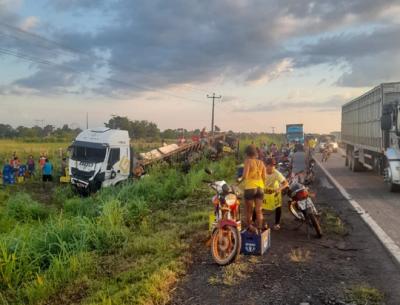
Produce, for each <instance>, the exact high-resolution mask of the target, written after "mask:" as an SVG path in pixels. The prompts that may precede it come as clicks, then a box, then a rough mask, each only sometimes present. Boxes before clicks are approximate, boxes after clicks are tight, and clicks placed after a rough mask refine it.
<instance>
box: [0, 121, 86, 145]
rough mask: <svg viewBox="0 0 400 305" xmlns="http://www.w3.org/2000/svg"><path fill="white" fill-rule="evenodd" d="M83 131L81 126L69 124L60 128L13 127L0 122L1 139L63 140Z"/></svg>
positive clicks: (30, 140) (29, 140) (28, 140)
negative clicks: (74, 126) (73, 126)
mask: <svg viewBox="0 0 400 305" xmlns="http://www.w3.org/2000/svg"><path fill="white" fill-rule="evenodd" d="M81 131H82V130H81V129H80V128H70V127H69V126H68V124H64V125H63V126H62V127H59V128H56V127H55V126H53V125H46V126H43V127H40V126H37V125H35V126H33V127H26V126H18V127H16V128H13V127H12V126H11V125H9V124H0V139H23V140H24V141H27V142H36V141H39V142H41V141H58V140H59V141H63V140H65V139H72V138H74V137H75V136H76V135H77V134H78V133H80V132H81Z"/></svg>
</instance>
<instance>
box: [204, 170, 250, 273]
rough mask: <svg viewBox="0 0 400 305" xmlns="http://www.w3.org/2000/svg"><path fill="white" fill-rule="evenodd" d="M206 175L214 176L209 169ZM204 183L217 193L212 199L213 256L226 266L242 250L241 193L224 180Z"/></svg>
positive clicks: (219, 263)
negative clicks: (213, 219) (213, 214)
mask: <svg viewBox="0 0 400 305" xmlns="http://www.w3.org/2000/svg"><path fill="white" fill-rule="evenodd" d="M206 173H208V174H209V175H212V172H211V171H210V170H209V169H206ZM204 182H207V183H208V185H209V186H210V187H211V188H212V189H213V190H214V191H216V194H215V195H214V196H213V198H212V203H213V205H214V213H215V222H214V224H213V225H212V234H211V255H212V257H213V259H214V261H215V262H216V263H217V264H218V265H220V266H225V265H228V264H230V263H232V262H234V261H235V260H236V259H237V258H238V256H239V254H240V249H241V243H242V240H241V235H240V230H241V222H240V209H239V206H240V201H239V191H238V190H237V189H236V188H235V186H233V185H232V186H230V185H228V184H227V183H226V182H225V181H223V180H222V181H214V182H210V181H204Z"/></svg>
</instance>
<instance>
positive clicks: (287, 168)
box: [278, 158, 292, 178]
mask: <svg viewBox="0 0 400 305" xmlns="http://www.w3.org/2000/svg"><path fill="white" fill-rule="evenodd" d="M278 171H279V172H280V173H282V175H283V176H284V177H285V178H288V177H289V176H290V173H291V172H292V162H291V161H290V159H289V158H282V159H281V160H280V161H279V162H278Z"/></svg>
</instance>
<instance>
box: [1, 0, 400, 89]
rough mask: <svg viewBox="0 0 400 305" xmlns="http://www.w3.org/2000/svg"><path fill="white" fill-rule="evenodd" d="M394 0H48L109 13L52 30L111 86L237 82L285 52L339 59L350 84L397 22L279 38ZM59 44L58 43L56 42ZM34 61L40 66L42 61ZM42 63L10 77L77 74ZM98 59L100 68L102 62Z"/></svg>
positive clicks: (354, 20)
mask: <svg viewBox="0 0 400 305" xmlns="http://www.w3.org/2000/svg"><path fill="white" fill-rule="evenodd" d="M397 2H398V1H388V0H384V1H375V0H338V1H334V2H333V1H328V0H321V1H311V0H282V1H272V0H271V1H265V0H254V1H245V0H219V1H186V0H170V1H165V0H148V1H133V0H120V1H112V2H110V1H104V0H103V1H101V0H98V1H89V0H73V1H71V0H68V1H67V0H54V1H49V4H50V3H51V4H50V5H51V7H53V8H54V10H55V11H56V12H57V11H62V12H76V11H85V10H86V11H92V10H95V11H98V12H103V13H104V14H106V13H107V14H111V15H112V16H113V18H112V20H111V21H110V22H107V23H106V24H104V25H102V26H101V27H100V28H99V29H97V30H96V32H91V33H85V32H81V31H80V30H79V29H76V30H75V31H70V30H69V31H66V30H63V29H53V30H52V32H51V34H52V37H55V38H56V39H57V40H59V41H60V42H61V43H62V45H64V46H68V48H70V49H72V50H73V51H74V53H73V55H72V56H73V57H74V60H76V62H78V63H80V64H79V66H78V69H79V71H80V72H86V73H87V74H88V75H92V77H94V75H98V74H99V73H100V74H101V75H104V73H106V74H107V77H106V78H105V79H104V80H103V81H101V86H100V87H98V88H95V87H94V88H93V90H94V91H95V92H97V93H98V94H105V93H109V94H116V93H123V92H125V93H126V92H137V91H144V90H149V88H150V89H151V88H160V87H168V86H171V85H176V84H181V83H185V84H187V83H201V82H209V81H212V80H213V79H214V78H222V79H223V78H227V79H233V80H235V81H238V82H253V81H259V80H263V81H271V80H273V79H276V78H279V77H280V76H281V73H284V72H285V70H280V69H278V68H279V67H280V63H282V61H284V60H285V59H286V58H292V59H293V62H294V64H295V67H298V68H302V67H305V66H310V65H315V64H319V63H330V64H335V63H340V62H342V61H347V62H348V64H349V65H350V66H351V68H353V70H352V72H351V73H348V72H347V73H348V74H344V75H343V77H342V79H341V80H339V81H338V84H340V85H347V84H351V83H352V79H355V78H357V79H358V81H357V82H358V83H363V82H364V81H365V80H363V79H362V78H360V77H359V76H357V75H358V72H357V71H358V70H357V69H360V68H361V67H362V64H363V62H362V59H358V58H360V57H361V58H364V57H365V58H368V56H370V55H371V53H372V52H374V50H375V52H378V53H380V54H383V52H389V53H387V54H389V56H393V54H394V53H395V52H397V50H398V47H399V41H400V40H399V39H397V41H393V39H395V38H396V37H397V38H398V33H399V31H398V28H397V27H396V26H393V25H390V24H386V27H385V28H382V29H377V30H375V31H373V32H368V33H361V34H360V33H359V34H353V35H349V34H346V35H344V34H342V35H336V36H330V37H325V38H322V39H319V40H318V41H317V42H316V43H314V44H306V45H303V46H302V47H301V48H300V51H296V52H293V51H288V50H286V48H285V46H286V43H287V42H288V41H290V39H293V38H296V39H304V38H306V37H309V36H310V35H320V34H322V33H325V32H328V31H331V30H340V29H341V28H343V27H344V26H347V25H349V24H352V25H354V24H356V25H359V26H362V25H364V24H368V23H369V22H372V21H379V22H381V23H385V22H386V21H385V20H382V13H383V12H385V11H387V10H390V8H391V7H392V6H393V5H394V4H396V3H397ZM349 20H351V21H349ZM386 23H387V22H386ZM9 43H10V44H9V46H8V47H10V46H11V47H13V48H15V49H18V50H24V51H29V53H30V54H33V55H37V56H41V57H46V58H50V59H52V60H57V61H60V62H62V63H63V64H68V65H71V64H73V62H71V58H67V59H66V58H65V54H64V55H60V54H61V53H60V48H58V49H56V50H54V49H53V50H51V48H47V47H43V44H42V45H41V46H40V47H37V46H35V44H37V42H35V41H34V42H32V43H31V44H30V45H29V44H28V45H26V44H22V45H21V43H19V42H18V41H10V42H9ZM50 44H51V43H50ZM61 49H63V50H64V51H65V48H63V47H62V46H61ZM64 51H63V52H64ZM68 56H70V55H68ZM76 57H77V59H76ZM99 57H100V59H99ZM104 58H107V60H104ZM86 61H88V62H89V63H85V62H86ZM105 61H107V63H106V62H105ZM38 68H39V69H42V67H41V66H39V67H38ZM43 69H44V73H42V72H41V71H39V72H36V75H32V76H31V77H28V78H25V79H23V80H19V81H17V82H16V83H17V84H18V85H20V86H27V87H29V88H38V89H40V88H45V89H46V90H49V89H50V87H56V88H60V87H65V86H71V85H73V84H75V83H76V82H77V81H79V77H80V76H79V77H78V76H75V79H73V78H74V77H73V76H71V75H67V77H66V78H64V77H60V75H57V73H58V72H60V73H64V72H62V70H60V71H57V72H55V73H56V77H54V78H53V79H52V78H51V77H48V78H46V77H43V76H44V75H46V74H47V73H46V72H47V71H48V70H46V69H47V68H43ZM55 69H56V68H55ZM99 69H103V70H102V72H99ZM104 70H106V72H104ZM38 75H39V76H40V77H37V76H38ZM31 78H38V80H41V81H42V82H47V83H46V84H42V85H40V84H39V81H37V80H35V81H33V80H32V79H31ZM57 81H58V83H57ZM353 83H354V82H353ZM129 84H132V85H131V86H129ZM146 88H147V89H146Z"/></svg>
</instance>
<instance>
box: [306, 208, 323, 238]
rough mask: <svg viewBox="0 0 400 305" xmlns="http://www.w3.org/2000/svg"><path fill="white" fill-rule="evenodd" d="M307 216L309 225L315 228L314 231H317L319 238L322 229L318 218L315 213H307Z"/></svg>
mask: <svg viewBox="0 0 400 305" xmlns="http://www.w3.org/2000/svg"><path fill="white" fill-rule="evenodd" d="M308 217H309V219H310V222H311V225H312V226H313V227H314V229H315V233H317V237H318V238H321V237H322V229H321V225H320V223H319V220H318V219H317V217H316V215H315V214H312V213H309V214H308Z"/></svg>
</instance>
